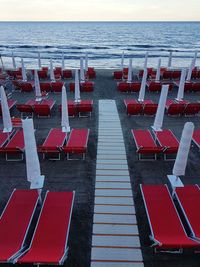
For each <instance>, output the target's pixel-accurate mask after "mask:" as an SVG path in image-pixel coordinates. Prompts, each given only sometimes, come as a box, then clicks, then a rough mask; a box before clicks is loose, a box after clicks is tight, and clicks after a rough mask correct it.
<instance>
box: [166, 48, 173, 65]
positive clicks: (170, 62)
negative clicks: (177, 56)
mask: <svg viewBox="0 0 200 267" xmlns="http://www.w3.org/2000/svg"><path fill="white" fill-rule="evenodd" d="M171 66H172V51H170V52H169V58H168V64H167V67H168V68H171Z"/></svg>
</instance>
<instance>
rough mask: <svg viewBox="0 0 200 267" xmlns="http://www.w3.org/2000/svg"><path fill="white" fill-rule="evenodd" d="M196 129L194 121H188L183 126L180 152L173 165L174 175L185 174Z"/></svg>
mask: <svg viewBox="0 0 200 267" xmlns="http://www.w3.org/2000/svg"><path fill="white" fill-rule="evenodd" d="M193 131H194V124H193V123H192V122H186V123H185V125H184V128H183V132H182V136H181V140H180V144H179V148H178V153H177V156H176V160H175V163H174V167H173V171H172V173H173V175H175V176H177V177H178V176H181V175H185V169H186V165H187V160H188V154H189V151H190V145H191V140H192V136H193Z"/></svg>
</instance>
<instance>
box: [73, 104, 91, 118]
mask: <svg viewBox="0 0 200 267" xmlns="http://www.w3.org/2000/svg"><path fill="white" fill-rule="evenodd" d="M76 109H77V112H78V114H79V117H87V116H88V114H89V116H90V117H91V114H92V110H93V100H81V101H80V102H78V103H77V104H76Z"/></svg>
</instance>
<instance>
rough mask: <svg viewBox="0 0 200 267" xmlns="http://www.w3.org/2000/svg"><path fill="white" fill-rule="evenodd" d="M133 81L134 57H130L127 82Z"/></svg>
mask: <svg viewBox="0 0 200 267" xmlns="http://www.w3.org/2000/svg"><path fill="white" fill-rule="evenodd" d="M131 82H132V58H129V66H128V79H127V83H131Z"/></svg>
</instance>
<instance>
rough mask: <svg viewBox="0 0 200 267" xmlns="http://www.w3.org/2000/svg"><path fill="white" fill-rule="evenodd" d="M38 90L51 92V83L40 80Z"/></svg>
mask: <svg viewBox="0 0 200 267" xmlns="http://www.w3.org/2000/svg"><path fill="white" fill-rule="evenodd" d="M40 90H41V91H42V92H51V83H50V82H41V83H40Z"/></svg>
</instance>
